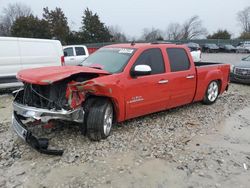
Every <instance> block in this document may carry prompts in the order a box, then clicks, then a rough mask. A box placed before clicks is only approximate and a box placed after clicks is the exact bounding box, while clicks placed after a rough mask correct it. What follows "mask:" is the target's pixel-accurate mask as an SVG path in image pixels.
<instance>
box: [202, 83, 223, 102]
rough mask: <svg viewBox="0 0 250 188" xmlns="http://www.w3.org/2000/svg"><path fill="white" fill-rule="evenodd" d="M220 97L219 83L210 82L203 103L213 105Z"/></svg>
mask: <svg viewBox="0 0 250 188" xmlns="http://www.w3.org/2000/svg"><path fill="white" fill-rule="evenodd" d="M218 96H219V82H218V81H215V80H214V81H212V82H210V83H209V85H208V87H207V91H206V93H205V96H204V99H203V103H204V104H213V103H214V102H215V101H216V100H217V98H218Z"/></svg>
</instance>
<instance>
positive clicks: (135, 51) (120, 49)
mask: <svg viewBox="0 0 250 188" xmlns="http://www.w3.org/2000/svg"><path fill="white" fill-rule="evenodd" d="M229 73H230V65H227V64H221V63H208V62H201V63H194V62H193V59H192V57H191V54H190V51H189V49H188V48H187V47H186V46H185V45H175V44H148V43H146V44H144V43H141V44H135V43H132V44H116V45H110V46H106V47H103V48H101V49H99V50H98V51H96V52H95V53H93V54H91V55H90V56H89V57H88V58H87V59H86V60H85V61H83V63H82V64H81V66H63V67H60V66H58V67H47V68H37V69H28V70H23V71H20V72H19V73H18V75H17V78H18V79H19V80H21V81H23V82H24V84H25V87H24V88H23V89H22V90H19V91H17V92H16V93H15V96H16V97H15V100H14V102H13V127H14V130H15V131H16V132H17V134H18V135H19V136H20V137H21V138H22V139H23V140H25V141H26V142H27V143H29V144H30V145H31V146H33V147H34V148H35V149H37V150H39V151H40V152H43V153H49V154H51V153H53V154H55V153H56V152H55V151H54V150H53V151H51V150H48V149H47V148H48V140H45V139H39V138H36V137H35V136H33V135H32V132H31V131H30V129H29V126H32V122H33V121H36V122H35V123H37V121H41V122H44V123H46V122H51V121H53V120H61V121H62V120H65V121H71V122H76V123H78V124H79V126H80V130H81V131H82V133H84V134H87V135H88V137H89V138H90V139H91V140H95V141H96V140H100V139H105V138H107V137H108V136H109V134H110V131H111V128H112V124H113V123H114V122H122V121H124V120H127V119H131V118H135V117H138V116H143V115H146V114H150V113H154V112H157V111H162V110H166V109H170V108H174V107H177V106H181V105H185V104H189V103H192V102H197V101H202V102H203V103H204V104H213V103H214V102H215V101H216V99H217V97H218V95H220V94H222V93H223V92H224V91H225V90H227V88H228V83H229ZM56 154H58V155H59V154H60V155H61V154H62V151H61V150H60V151H59V152H57V153H56Z"/></svg>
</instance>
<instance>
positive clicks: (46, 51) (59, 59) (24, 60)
mask: <svg viewBox="0 0 250 188" xmlns="http://www.w3.org/2000/svg"><path fill="white" fill-rule="evenodd" d="M0 49H1V50H0V88H11V87H16V86H20V85H22V83H21V82H18V81H17V79H16V74H17V72H18V71H20V70H22V69H27V68H36V67H45V66H60V65H64V56H63V48H62V44H61V42H60V41H58V40H47V39H30V38H16V37H0Z"/></svg>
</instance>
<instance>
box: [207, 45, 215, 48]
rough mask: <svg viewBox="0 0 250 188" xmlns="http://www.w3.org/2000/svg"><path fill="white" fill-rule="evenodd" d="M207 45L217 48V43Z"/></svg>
mask: <svg viewBox="0 0 250 188" xmlns="http://www.w3.org/2000/svg"><path fill="white" fill-rule="evenodd" d="M207 46H209V47H211V48H217V45H216V44H207Z"/></svg>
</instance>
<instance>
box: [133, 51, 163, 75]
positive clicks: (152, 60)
mask: <svg viewBox="0 0 250 188" xmlns="http://www.w3.org/2000/svg"><path fill="white" fill-rule="evenodd" d="M136 65H149V66H150V67H151V69H152V72H151V74H160V73H164V72H165V64H164V60H163V57H162V53H161V50H160V49H159V48H153V49H148V50H145V51H144V52H142V54H141V55H140V56H139V57H138V59H137V60H136V62H135V64H134V66H133V67H135V66H136Z"/></svg>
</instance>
